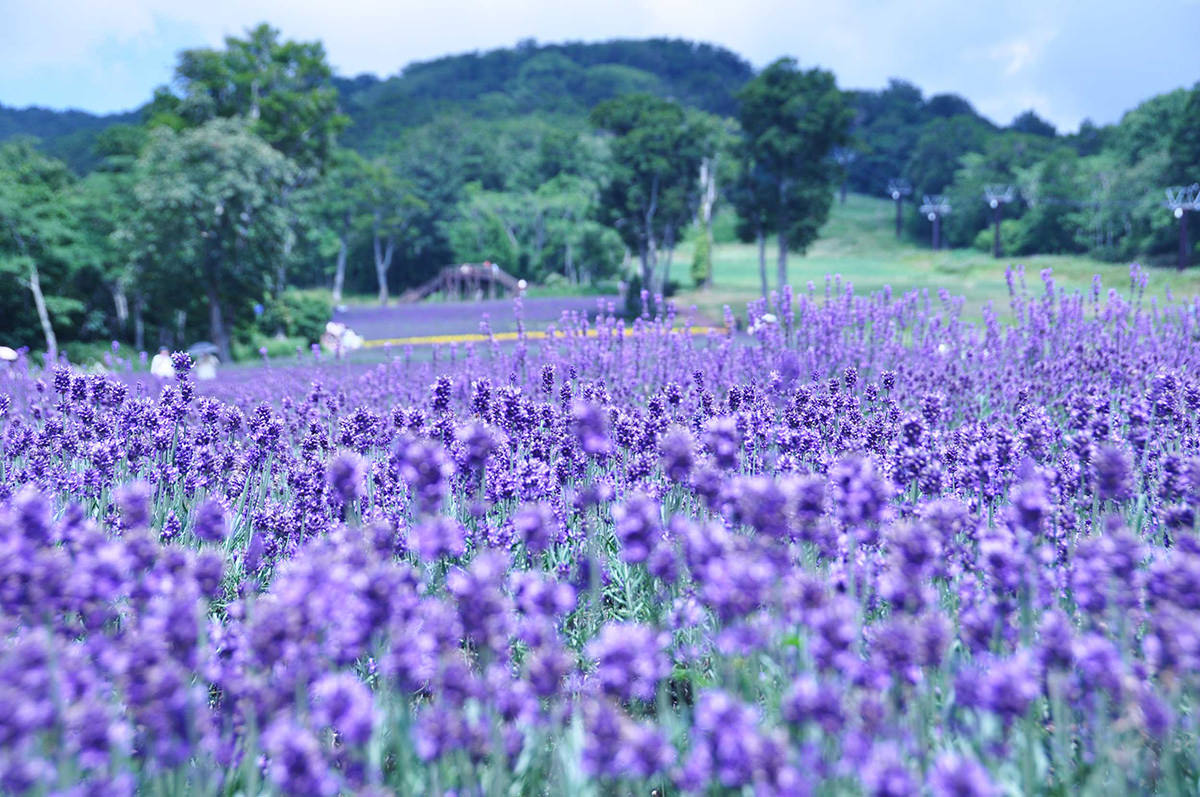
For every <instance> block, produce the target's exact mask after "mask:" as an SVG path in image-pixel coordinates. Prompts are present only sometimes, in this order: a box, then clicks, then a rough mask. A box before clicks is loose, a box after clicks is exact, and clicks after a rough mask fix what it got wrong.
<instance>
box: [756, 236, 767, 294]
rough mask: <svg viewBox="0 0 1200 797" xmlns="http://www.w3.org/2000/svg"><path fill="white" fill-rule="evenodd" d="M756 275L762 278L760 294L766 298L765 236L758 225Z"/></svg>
mask: <svg viewBox="0 0 1200 797" xmlns="http://www.w3.org/2000/svg"><path fill="white" fill-rule="evenodd" d="M756 237H757V239H758V276H759V277H760V278H761V279H762V295H763V298H764V299H765V298H767V293H768V291H769V288H768V287H767V236H766V235H764V234H763V228H762V227H761V226H759V228H758V233H757V236H756Z"/></svg>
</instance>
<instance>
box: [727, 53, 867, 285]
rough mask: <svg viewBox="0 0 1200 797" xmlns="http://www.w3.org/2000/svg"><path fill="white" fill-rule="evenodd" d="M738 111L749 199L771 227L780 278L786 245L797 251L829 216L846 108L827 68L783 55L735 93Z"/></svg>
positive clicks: (846, 134)
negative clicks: (750, 168)
mask: <svg viewBox="0 0 1200 797" xmlns="http://www.w3.org/2000/svg"><path fill="white" fill-rule="evenodd" d="M737 99H738V118H739V120H740V121H741V124H742V130H743V131H744V135H745V139H746V146H747V150H748V155H749V157H750V159H751V160H752V161H753V163H754V173H755V174H757V175H758V177H757V178H756V179H754V180H753V181H752V188H753V191H754V192H753V194H752V196H753V202H754V204H756V205H757V206H758V211H759V213H758V214H757V215H758V216H759V217H761V218H762V219H763V221H764V222H765V224H766V225H768V227H769V228H770V229H772V230H773V231H774V232H775V235H776V238H777V241H778V246H779V261H778V268H779V285H780V286H781V287H782V286H783V285H784V284H785V283H786V282H787V255H788V250H789V249H794V250H795V251H798V252H803V251H804V250H805V249H807V248H808V245H809V244H810V243H812V241H813V240H814V239H815V238H816V237H817V231H818V230H819V229H820V227H821V225H822V224H824V223H825V220H826V219H827V218H828V217H829V208H830V205H831V204H832V201H833V199H832V194H831V191H832V187H833V183H834V180H835V178H836V176H837V167H836V164H834V163H833V161H832V159H831V158H830V157H829V155H830V153H831V152H832V150H833V148H834V147H837V146H839V145H842V144H845V143H846V142H847V141H848V138H849V128H850V120H851V118H852V112H851V110H850V109H849V108H848V107H847V105H846V102H845V100H844V99H843V97H842V93H841V92H840V91H838V88H837V84H836V83H835V82H834V78H833V73H831V72H827V71H825V70H822V69H809V70H806V71H802V70H801V69H800V68H799V67H798V66H797V65H796V61H795V59H792V58H781V59H779V60H778V61H776V62H775V63H773V64H771V65H770V66H768V67H767V68H766V69H764V70H763V71H762V72H760V73H759V74H758V76H757V77H755V78H754V79H753V80H751V81H750V82H749V83H747V84H746V85H745V87H743V88H742V90H741V91H739V92H738V94H737Z"/></svg>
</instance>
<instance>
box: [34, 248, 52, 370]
mask: <svg viewBox="0 0 1200 797" xmlns="http://www.w3.org/2000/svg"><path fill="white" fill-rule="evenodd" d="M29 292H30V293H32V294H33V305H34V307H36V308H37V315H38V320H39V321H41V322H42V334H43V335H45V336H46V356H47V357H48V358H49V360H50V361H51V362H53V361H55V360H57V359H58V338H57V337H55V335H54V327H53V326H51V325H50V313H48V312H47V311H46V297H45V296H43V295H42V280H41V277H40V276H39V274H38V267H37V262H36V261H35V260H33V258H30V260H29Z"/></svg>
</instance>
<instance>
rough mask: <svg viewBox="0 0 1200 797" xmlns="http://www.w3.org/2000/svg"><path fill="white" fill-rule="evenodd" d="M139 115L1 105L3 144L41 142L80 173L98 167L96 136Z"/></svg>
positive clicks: (128, 112)
mask: <svg viewBox="0 0 1200 797" xmlns="http://www.w3.org/2000/svg"><path fill="white" fill-rule="evenodd" d="M139 117H140V114H139V112H138V111H127V112H126V113H114V114H105V115H97V114H92V113H87V112H86V111H55V110H51V109H49V108H37V107H33V108H9V107H7V106H5V105H0V141H4V140H6V139H10V138H15V137H17V136H30V137H33V138H36V139H38V141H40V142H41V148H42V149H43V150H45V152H46V154H48V155H52V156H54V157H56V158H59V159H60V160H63V161H66V162H67V163H68V164H70V165H71V167H72V168H73V169H74V170H75V171H77V172H86V171H88V170H90V169H91V168H92V167H93V166H95V165H96V163H97V162H98V160H99V158H98V157H97V155H96V153H95V150H94V145H95V141H96V134H98V133H99V132H100V131H101V130H103V129H105V128H106V127H110V126H112V125H114V124H119V123H130V122H136V121H137V120H138V118H139Z"/></svg>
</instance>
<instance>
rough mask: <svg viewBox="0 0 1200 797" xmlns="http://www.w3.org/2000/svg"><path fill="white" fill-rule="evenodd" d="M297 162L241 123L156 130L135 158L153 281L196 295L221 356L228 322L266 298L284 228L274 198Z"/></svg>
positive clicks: (226, 347) (226, 352)
mask: <svg viewBox="0 0 1200 797" xmlns="http://www.w3.org/2000/svg"><path fill="white" fill-rule="evenodd" d="M296 171H297V168H296V166H295V164H293V163H292V162H291V161H290V160H289V159H288V158H286V157H285V156H283V155H282V154H281V153H280V152H279V151H278V150H275V149H273V148H272V147H270V146H268V145H267V144H266V143H265V142H263V140H262V139H260V138H258V137H257V136H256V135H254V134H253V133H252V132H251V130H250V126H249V124H248V123H246V122H244V121H242V120H225V119H214V120H213V121H210V122H206V123H205V124H203V125H201V126H200V127H198V128H196V129H194V130H185V131H183V132H181V133H173V132H171V131H169V130H156V131H155V133H154V136H153V138H152V140H151V142H150V144H149V146H148V147H147V149H146V152H145V153H144V154H143V156H142V159H141V161H140V162H139V164H138V182H137V185H136V188H135V195H136V197H137V200H138V205H139V210H140V213H139V217H140V218H139V233H140V234H139V236H138V237H139V240H140V241H141V242H142V246H143V248H144V253H143V254H144V256H145V257H146V258H147V259H148V260H149V261H150V263H151V266H152V276H151V278H152V279H156V280H159V281H163V282H167V283H169V284H170V285H171V286H172V291H173V293H175V294H176V295H177V296H186V295H188V294H189V293H192V294H193V295H195V294H199V295H203V296H204V298H205V300H206V304H207V309H208V319H209V323H208V327H209V334H210V335H211V336H212V340H213V343H215V344H216V345H217V347H218V348H219V349H220V351H221V357H222V358H223V359H225V360H227V361H228V360H230V359H232V352H231V346H230V341H231V337H232V329H233V325H234V323H235V321H237V320H239V319H241V318H245V317H246V316H247V315H248V314H249V310H250V308H251V307H252V306H253V305H254V304H255V303H256V302H258V301H260V300H261V299H262V297H263V295H264V292H265V291H266V290H267V289H268V287H269V283H270V274H271V271H272V268H273V267H274V266H275V264H276V262H277V259H278V257H279V253H280V251H282V249H283V242H284V239H285V238H287V237H288V236H289V235H290V234H291V231H290V229H289V224H288V217H287V214H286V213H285V212H284V210H283V208H282V207H281V206H280V204H279V203H278V201H277V199H278V197H279V194H280V192H282V191H283V189H284V187H285V186H287V185H290V184H292V181H293V180H295V177H296Z"/></svg>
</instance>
